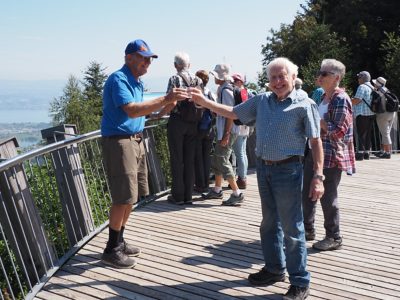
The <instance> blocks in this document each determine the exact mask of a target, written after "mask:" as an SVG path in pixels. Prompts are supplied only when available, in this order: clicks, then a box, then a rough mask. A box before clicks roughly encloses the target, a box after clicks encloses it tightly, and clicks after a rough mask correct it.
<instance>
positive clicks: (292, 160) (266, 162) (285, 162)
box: [263, 155, 303, 166]
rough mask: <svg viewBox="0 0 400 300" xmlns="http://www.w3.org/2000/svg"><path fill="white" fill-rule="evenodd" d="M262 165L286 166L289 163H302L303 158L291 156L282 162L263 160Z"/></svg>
mask: <svg viewBox="0 0 400 300" xmlns="http://www.w3.org/2000/svg"><path fill="white" fill-rule="evenodd" d="M263 162H264V164H266V165H267V166H280V165H284V164H288V163H291V162H300V163H302V162H303V156H301V155H293V156H290V157H288V158H285V159H282V160H264V159H263Z"/></svg>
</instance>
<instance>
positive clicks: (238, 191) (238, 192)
mask: <svg viewBox="0 0 400 300" xmlns="http://www.w3.org/2000/svg"><path fill="white" fill-rule="evenodd" d="M241 193H242V192H241V191H240V189H237V190H236V191H233V194H234V195H235V196H236V197H238V196H239V195H240V194H241Z"/></svg>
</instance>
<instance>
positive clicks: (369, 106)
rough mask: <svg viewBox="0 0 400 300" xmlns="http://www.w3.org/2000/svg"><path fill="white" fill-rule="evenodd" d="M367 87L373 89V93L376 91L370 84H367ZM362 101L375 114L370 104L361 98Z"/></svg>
mask: <svg viewBox="0 0 400 300" xmlns="http://www.w3.org/2000/svg"><path fill="white" fill-rule="evenodd" d="M364 84H365V83H364ZM365 85H366V86H367V87H369V88H370V89H371V91H372V92H373V91H374V88H373V87H372V86H370V85H369V84H365ZM372 92H371V93H372ZM361 100H362V101H364V103H365V104H367V106H368V108H369V109H370V110H371V111H372V112H373V110H372V107H371V105H369V104H368V103H367V101H366V100H365V99H364V98H361Z"/></svg>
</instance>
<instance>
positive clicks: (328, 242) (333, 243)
mask: <svg viewBox="0 0 400 300" xmlns="http://www.w3.org/2000/svg"><path fill="white" fill-rule="evenodd" d="M342 243H343V240H342V238H341V237H340V238H337V239H334V238H330V237H325V238H324V239H323V240H322V241H319V242H316V243H314V244H313V245H312V246H313V248H314V249H317V250H321V251H329V250H337V249H340V248H342Z"/></svg>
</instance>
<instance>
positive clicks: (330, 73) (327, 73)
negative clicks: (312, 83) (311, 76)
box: [317, 71, 335, 77]
mask: <svg viewBox="0 0 400 300" xmlns="http://www.w3.org/2000/svg"><path fill="white" fill-rule="evenodd" d="M328 75H335V73H334V72H330V71H318V72H317V77H318V76H322V77H326V76H328Z"/></svg>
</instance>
